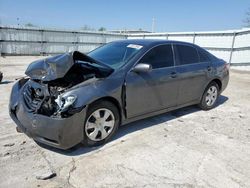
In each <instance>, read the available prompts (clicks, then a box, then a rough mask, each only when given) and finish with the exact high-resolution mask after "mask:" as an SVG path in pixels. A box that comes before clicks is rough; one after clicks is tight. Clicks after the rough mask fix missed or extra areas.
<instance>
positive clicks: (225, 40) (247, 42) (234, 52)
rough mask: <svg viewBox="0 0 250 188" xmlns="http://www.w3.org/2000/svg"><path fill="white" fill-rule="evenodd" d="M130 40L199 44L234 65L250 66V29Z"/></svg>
mask: <svg viewBox="0 0 250 188" xmlns="http://www.w3.org/2000/svg"><path fill="white" fill-rule="evenodd" d="M128 39H167V40H177V41H186V42H190V43H194V44H197V45H199V46H201V47H203V48H205V49H207V50H208V51H210V52H211V53H212V54H214V55H216V56H217V57H219V58H222V59H224V60H225V61H227V62H229V63H231V64H233V65H250V29H242V30H236V31H218V32H185V33H184V32H182V33H149V34H133V35H128Z"/></svg>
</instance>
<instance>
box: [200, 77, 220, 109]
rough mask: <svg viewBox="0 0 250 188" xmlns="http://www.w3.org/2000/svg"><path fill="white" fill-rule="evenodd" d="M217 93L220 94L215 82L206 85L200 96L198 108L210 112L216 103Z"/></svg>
mask: <svg viewBox="0 0 250 188" xmlns="http://www.w3.org/2000/svg"><path fill="white" fill-rule="evenodd" d="M219 92H220V91H219V86H218V84H217V83H216V82H214V81H213V82H211V83H210V84H208V86H207V87H206V89H205V91H204V93H203V95H202V98H201V101H200V103H199V107H200V108H201V109H202V110H210V109H212V108H214V107H215V106H216V103H217V101H218V97H219Z"/></svg>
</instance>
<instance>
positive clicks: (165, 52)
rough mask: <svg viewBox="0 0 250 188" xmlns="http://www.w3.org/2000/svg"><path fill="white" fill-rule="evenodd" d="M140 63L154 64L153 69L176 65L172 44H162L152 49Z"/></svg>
mask: <svg viewBox="0 0 250 188" xmlns="http://www.w3.org/2000/svg"><path fill="white" fill-rule="evenodd" d="M140 63H146V64H150V65H152V68H153V69H157V68H162V67H170V66H174V58H173V51H172V45H170V44H169V45H161V46H157V47H155V48H153V49H152V50H150V51H149V52H148V53H147V54H146V55H145V56H144V57H143V58H142V59H141V60H140Z"/></svg>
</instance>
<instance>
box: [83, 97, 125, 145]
mask: <svg viewBox="0 0 250 188" xmlns="http://www.w3.org/2000/svg"><path fill="white" fill-rule="evenodd" d="M119 122H120V116H119V112H118V109H117V107H116V106H115V105H114V104H113V103H111V102H108V101H100V102H98V103H94V104H93V105H91V106H90V108H89V110H88V112H87V116H86V120H85V124H84V130H83V131H84V141H83V143H84V145H87V146H97V145H101V144H104V143H106V142H107V141H108V140H109V139H110V138H111V137H112V136H113V135H114V134H115V132H116V130H117V128H118V126H119Z"/></svg>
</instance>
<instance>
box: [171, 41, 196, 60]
mask: <svg viewBox="0 0 250 188" xmlns="http://www.w3.org/2000/svg"><path fill="white" fill-rule="evenodd" d="M175 49H176V52H177V56H178V65H188V64H194V63H199V62H200V60H199V56H198V53H197V50H196V49H195V48H194V47H192V46H188V45H179V44H177V45H176V46H175Z"/></svg>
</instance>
